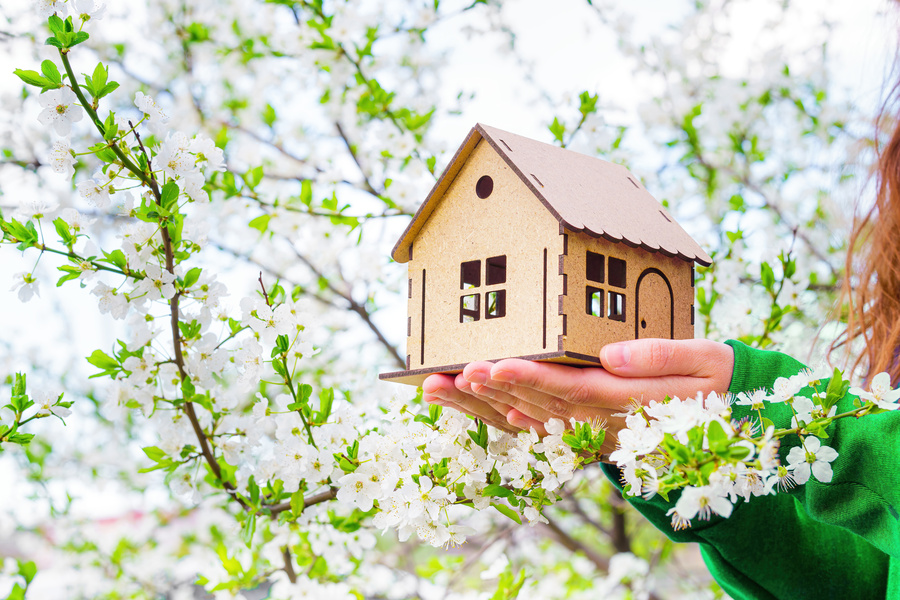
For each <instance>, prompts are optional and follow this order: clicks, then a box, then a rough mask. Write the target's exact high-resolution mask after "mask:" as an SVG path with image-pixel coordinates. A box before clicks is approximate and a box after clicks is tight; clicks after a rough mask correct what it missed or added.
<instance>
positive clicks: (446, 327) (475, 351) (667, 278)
mask: <svg viewBox="0 0 900 600" xmlns="http://www.w3.org/2000/svg"><path fill="white" fill-rule="evenodd" d="M392 256H393V258H394V260H396V261H397V262H401V263H408V264H409V292H408V297H409V318H408V322H407V356H406V370H405V371H399V372H395V373H385V374H382V375H381V379H385V380H389V381H397V382H401V383H408V384H413V385H420V384H421V382H422V381H423V380H424V379H425V377H426V376H428V375H429V374H431V373H458V372H460V371H461V370H462V369H463V367H464V366H465V365H466V364H467V363H469V362H472V361H475V360H499V359H502V358H511V357H518V358H524V359H528V360H538V361H552V362H559V363H566V364H573V365H585V366H587V365H594V366H597V365H599V363H600V360H599V358H598V356H599V352H600V349H601V348H602V347H603V346H604V345H605V344H608V343H611V342H615V341H621V340H627V339H634V338H643V337H656V338H670V339H684V338H692V337H693V336H694V327H693V324H694V263H699V264H701V265H704V266H708V265H709V264H710V262H711V259H710V258H709V256H707V254H706V253H705V252H704V251H703V250H702V249H701V248H700V246H699V245H698V244H697V243H696V242H695V241H694V240H693V239H691V237H690V236H689V235H688V234H687V233H686V232H685V231H684V230H683V229H682V228H681V227H680V226H679V225H678V224H677V223H676V222H675V220H674V219H673V218H672V217H671V216H670V215H669V213H668V212H667V211H666V210H665V208H663V207H662V206H661V205H660V204H659V203H658V202H657V201H656V200H655V199H654V198H653V197H652V196H651V195H650V193H649V192H647V190H646V189H645V188H644V187H643V186H642V185H641V183H640V182H639V181H638V180H637V178H636V177H634V176H633V175H631V173H630V172H629V171H628V170H627V169H626V168H625V167H622V166H619V165H615V164H612V163H609V162H606V161H603V160H600V159H597V158H593V157H589V156H586V155H583V154H579V153H576V152H572V151H569V150H565V149H561V148H558V147H556V146H552V145H550V144H544V143H541V142H536V141H534V140H530V139H528V138H524V137H522V136H518V135H515V134H512V133H507V132H505V131H501V130H499V129H495V128H493V127H488V126H485V125H481V124H479V125H476V126H475V128H473V129H472V131H471V132H470V133H469V136H468V137H467V138H466V140H465V142H463V144H462V146H461V147H460V148H459V150H458V151H457V152H456V155H455V156H454V157H453V160H452V161H451V162H450V164H449V166H448V167H447V169H446V170H445V171H444V173H443V175H442V176H441V178H440V179H439V180H438V182H437V184H436V185H435V186H434V189H432V190H431V193H430V194H429V195H428V197H427V198H426V200H425V202H424V203H423V204H422V206H421V207H420V208H419V210H418V212H417V213H416V215H415V217H414V218H413V219H412V221H411V222H410V224H409V226H408V227H407V229H406V231H405V232H404V233H403V235H402V237H401V238H400V240H399V241H398V242H397V244H396V246H395V247H394V250H393V253H392Z"/></svg>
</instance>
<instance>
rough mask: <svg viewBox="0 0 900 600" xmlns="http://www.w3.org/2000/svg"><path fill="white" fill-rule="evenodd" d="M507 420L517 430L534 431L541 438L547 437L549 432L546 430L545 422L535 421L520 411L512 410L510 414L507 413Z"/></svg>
mask: <svg viewBox="0 0 900 600" xmlns="http://www.w3.org/2000/svg"><path fill="white" fill-rule="evenodd" d="M506 420H507V422H508V423H509V424H510V425H512V426H513V427H515V428H516V429H519V430H524V431H529V430H531V429H534V430H535V431H536V432H537V434H538V435H540V436H544V435H547V430H546V429H544V423H545V421H541V420H539V419H534V418H532V417H530V416H528V415H527V414H525V413H523V412H521V411H519V410H518V409H515V408H511V409H510V410H509V412H508V413H506Z"/></svg>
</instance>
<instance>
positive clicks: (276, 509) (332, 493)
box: [268, 487, 338, 517]
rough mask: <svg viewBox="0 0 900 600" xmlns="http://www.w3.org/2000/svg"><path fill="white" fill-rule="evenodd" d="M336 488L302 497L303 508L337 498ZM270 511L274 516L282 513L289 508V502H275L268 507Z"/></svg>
mask: <svg viewBox="0 0 900 600" xmlns="http://www.w3.org/2000/svg"><path fill="white" fill-rule="evenodd" d="M337 492H338V490H337V488H336V487H330V488H328V489H327V490H325V491H324V492H319V493H318V494H313V495H312V496H310V497H308V498H304V499H303V509H304V510H305V509H306V507H308V506H315V505H316V504H321V503H323V502H328V501H329V500H334V499H335V498H337ZM268 510H269V512H270V513H272V516H273V517H274V516H275V515H277V514H278V513H283V512H284V511H286V510H291V503H290V502H282V503H280V504H275V505H273V506H270V507H268Z"/></svg>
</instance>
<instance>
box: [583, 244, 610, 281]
mask: <svg viewBox="0 0 900 600" xmlns="http://www.w3.org/2000/svg"><path fill="white" fill-rule="evenodd" d="M603 258H604V257H603V255H602V254H597V253H596V252H590V251H588V253H587V258H586V259H585V265H586V268H585V271H586V273H585V275H586V277H587V280H588V281H593V282H595V283H603V281H604V277H603V274H604V270H603ZM610 268H612V266H610Z"/></svg>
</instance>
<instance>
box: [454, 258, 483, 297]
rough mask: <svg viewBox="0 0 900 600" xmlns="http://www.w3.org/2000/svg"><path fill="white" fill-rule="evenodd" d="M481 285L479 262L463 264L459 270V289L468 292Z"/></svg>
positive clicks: (471, 261)
mask: <svg viewBox="0 0 900 600" xmlns="http://www.w3.org/2000/svg"><path fill="white" fill-rule="evenodd" d="M480 285H481V261H480V260H470V261H469V262H464V263H463V264H462V265H461V266H460V269H459V289H461V290H469V289H472V288H477V287H479V286H480Z"/></svg>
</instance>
